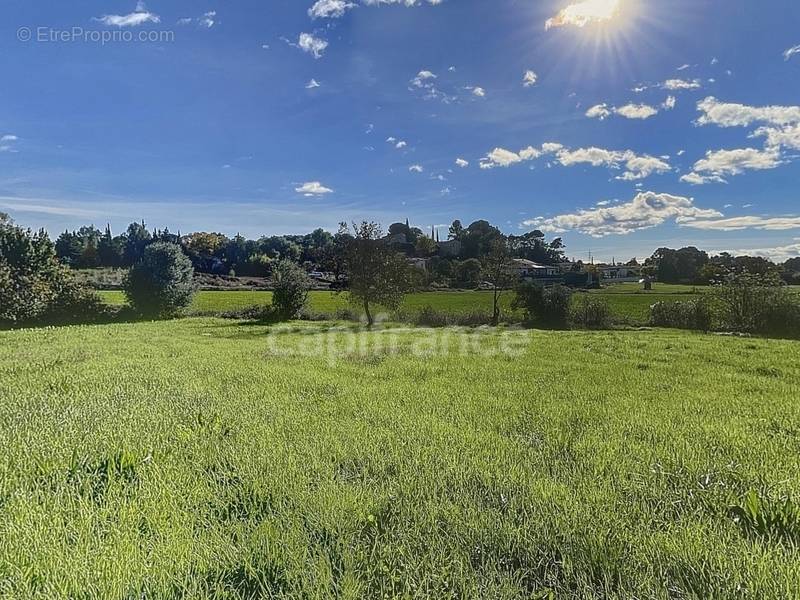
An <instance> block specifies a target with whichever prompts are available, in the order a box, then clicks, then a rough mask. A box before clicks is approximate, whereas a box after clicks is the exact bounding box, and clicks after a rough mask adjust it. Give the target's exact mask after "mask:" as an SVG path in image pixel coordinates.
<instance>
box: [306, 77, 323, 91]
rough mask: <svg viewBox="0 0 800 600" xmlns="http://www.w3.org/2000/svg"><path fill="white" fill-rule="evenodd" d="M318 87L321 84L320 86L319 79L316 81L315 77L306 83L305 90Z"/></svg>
mask: <svg viewBox="0 0 800 600" xmlns="http://www.w3.org/2000/svg"><path fill="white" fill-rule="evenodd" d="M318 87H321V86H320V83H319V81H317V80H316V79H312V80H311V81H309V82H308V83H307V84H306V89H307V90H313V89H314V88H318Z"/></svg>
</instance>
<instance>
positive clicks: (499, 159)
mask: <svg viewBox="0 0 800 600" xmlns="http://www.w3.org/2000/svg"><path fill="white" fill-rule="evenodd" d="M519 162H522V159H521V158H520V156H519V154H517V153H516V152H512V151H511V150H506V149H505V148H495V149H494V150H492V151H491V152H489V154H487V155H486V156H485V157H484V158H482V159H481V169H494V168H495V167H509V166H511V165H513V164H516V163H519Z"/></svg>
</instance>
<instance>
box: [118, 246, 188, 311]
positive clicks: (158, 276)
mask: <svg viewBox="0 0 800 600" xmlns="http://www.w3.org/2000/svg"><path fill="white" fill-rule="evenodd" d="M124 289H125V295H126V296H127V297H128V301H129V302H130V303H131V306H133V308H134V310H136V311H137V312H139V313H141V314H144V315H150V316H159V317H162V316H169V315H172V314H175V313H176V312H178V311H179V310H181V309H183V308H186V307H188V306H189V305H190V304H191V303H192V298H193V297H194V293H195V290H196V288H195V284H194V267H192V261H191V260H189V257H188V256H186V254H184V252H183V250H182V249H181V247H180V246H177V245H175V244H168V243H166V242H157V243H155V244H151V245H150V246H147V248H146V249H145V250H144V253H143V255H142V260H141V261H139V262H138V263H137V264H135V265H134V266H133V267H132V268H131V270H130V272H129V273H128V276H127V277H126V279H125V283H124Z"/></svg>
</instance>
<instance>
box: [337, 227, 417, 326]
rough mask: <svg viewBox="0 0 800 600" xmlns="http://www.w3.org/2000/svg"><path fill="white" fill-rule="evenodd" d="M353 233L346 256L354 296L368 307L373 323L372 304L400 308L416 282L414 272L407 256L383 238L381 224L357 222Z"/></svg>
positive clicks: (369, 322)
mask: <svg viewBox="0 0 800 600" xmlns="http://www.w3.org/2000/svg"><path fill="white" fill-rule="evenodd" d="M353 234H354V235H353V236H352V237H351V238H350V239H349V240H348V241H347V243H346V246H345V248H344V260H343V264H344V270H345V274H346V277H347V280H348V285H349V294H350V300H351V301H352V302H353V303H354V304H357V305H359V306H361V307H362V308H363V309H364V313H365V314H366V317H367V323H368V324H369V325H370V326H372V325H373V324H374V322H375V318H374V316H373V314H372V306H373V305H375V304H379V305H382V306H385V307H386V308H390V309H397V308H399V306H400V304H401V303H402V301H403V298H404V297H405V295H406V293H408V292H409V291H410V289H411V287H412V285H413V284H412V282H413V274H412V273H411V267H410V266H409V264H408V261H407V260H406V258H405V257H404V256H403V255H402V254H399V253H398V252H396V251H394V250H393V249H392V248H391V247H390V246H389V245H388V244H386V242H385V241H384V240H383V239H382V238H383V233H382V232H381V229H380V226H379V225H378V224H376V223H369V222H367V221H364V222H363V223H361V224H360V225H353Z"/></svg>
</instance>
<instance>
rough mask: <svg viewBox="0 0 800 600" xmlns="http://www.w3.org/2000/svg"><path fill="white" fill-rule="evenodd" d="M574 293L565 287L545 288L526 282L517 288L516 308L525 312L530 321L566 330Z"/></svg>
mask: <svg viewBox="0 0 800 600" xmlns="http://www.w3.org/2000/svg"><path fill="white" fill-rule="evenodd" d="M571 301H572V292H571V291H570V289H569V288H567V287H565V286H563V285H554V286H551V287H544V286H542V285H538V284H537V283H535V282H533V281H525V282H523V283H521V284H519V285H518V286H517V288H516V296H515V297H514V304H513V306H514V308H516V309H522V310H524V311H525V314H526V317H527V319H528V320H529V321H535V322H538V323H539V324H541V325H544V326H546V327H555V328H566V327H567V323H568V321H569V308H570V303H571Z"/></svg>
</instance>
